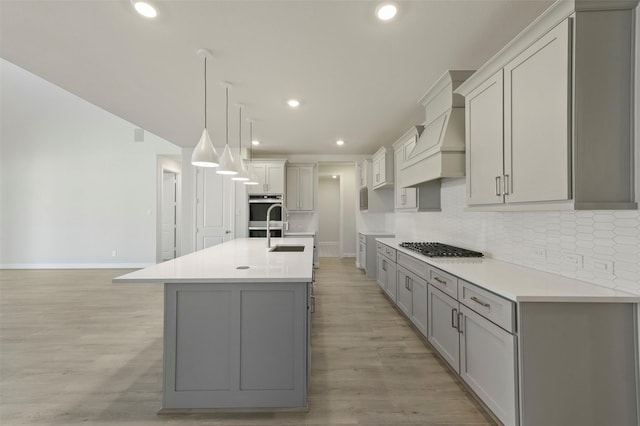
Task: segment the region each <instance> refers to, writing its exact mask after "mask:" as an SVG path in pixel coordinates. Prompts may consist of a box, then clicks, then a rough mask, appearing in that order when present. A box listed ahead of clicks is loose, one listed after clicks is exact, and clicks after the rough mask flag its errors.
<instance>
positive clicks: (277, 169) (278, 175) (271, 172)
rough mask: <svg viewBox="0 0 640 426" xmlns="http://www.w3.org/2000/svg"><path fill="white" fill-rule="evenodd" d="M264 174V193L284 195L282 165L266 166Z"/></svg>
mask: <svg viewBox="0 0 640 426" xmlns="http://www.w3.org/2000/svg"><path fill="white" fill-rule="evenodd" d="M265 174H266V184H267V189H266V191H265V192H268V193H269V194H284V166H283V165H282V164H267V165H266V171H265Z"/></svg>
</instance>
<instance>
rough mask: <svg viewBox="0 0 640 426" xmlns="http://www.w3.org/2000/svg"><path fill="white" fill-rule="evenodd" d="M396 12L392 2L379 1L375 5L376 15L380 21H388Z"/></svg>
mask: <svg viewBox="0 0 640 426" xmlns="http://www.w3.org/2000/svg"><path fill="white" fill-rule="evenodd" d="M396 13H398V7H397V6H396V5H395V4H393V3H380V4H379V5H378V7H376V16H377V17H378V19H380V20H381V21H388V20H389V19H393V18H394V17H395V16H396Z"/></svg>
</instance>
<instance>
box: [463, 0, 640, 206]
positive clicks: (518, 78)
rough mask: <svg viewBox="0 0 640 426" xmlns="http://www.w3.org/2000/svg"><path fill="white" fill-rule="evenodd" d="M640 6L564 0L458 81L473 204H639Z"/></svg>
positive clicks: (636, 2) (634, 2)
mask: <svg viewBox="0 0 640 426" xmlns="http://www.w3.org/2000/svg"><path fill="white" fill-rule="evenodd" d="M637 4H638V1H620V2H606V1H580V0H576V1H559V2H556V3H554V5H553V6H551V7H550V8H549V9H548V10H547V11H546V12H545V13H543V14H542V15H541V16H540V17H539V18H538V19H537V20H536V21H534V22H533V23H532V24H531V25H530V26H529V27H527V28H526V29H525V30H524V31H523V32H522V33H520V34H519V35H518V36H516V37H515V38H514V39H513V40H512V41H511V42H510V43H509V44H508V45H507V46H506V47H505V48H504V49H502V50H501V51H500V52H498V53H497V54H496V55H495V56H494V57H493V58H492V59H490V60H489V61H488V62H487V63H486V64H485V65H483V66H482V67H481V68H480V69H479V70H478V71H477V72H476V73H475V74H474V75H473V76H471V77H470V78H469V79H467V80H466V81H465V82H464V83H463V84H462V85H460V87H458V88H457V89H456V93H458V94H461V95H463V96H464V97H465V116H466V130H467V131H466V152H467V157H466V158H467V161H466V169H467V191H468V192H467V204H468V206H469V207H470V209H472V210H473V209H475V210H496V211H500V210H542V209H544V210H560V209H573V210H578V209H591V210H593V209H635V208H637V204H636V202H635V199H634V198H635V197H634V196H635V194H634V189H633V188H634V170H633V160H632V157H633V131H632V129H633V103H634V102H633V78H632V76H633V75H634V72H635V70H634V67H635V64H634V60H633V58H634V54H633V52H634V51H635V48H634V10H633V9H634V8H635V7H636V6H637ZM594 170H598V171H599V172H598V173H593V171H594Z"/></svg>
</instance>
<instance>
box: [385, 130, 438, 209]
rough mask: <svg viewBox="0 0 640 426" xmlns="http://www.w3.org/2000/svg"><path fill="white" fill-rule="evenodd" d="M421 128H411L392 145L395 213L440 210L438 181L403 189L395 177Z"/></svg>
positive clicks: (414, 143) (413, 145)
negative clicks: (394, 174)
mask: <svg viewBox="0 0 640 426" xmlns="http://www.w3.org/2000/svg"><path fill="white" fill-rule="evenodd" d="M423 129H424V127H423V126H413V127H411V129H409V130H408V131H407V132H406V133H405V134H404V135H402V136H401V137H400V139H398V140H397V141H396V142H395V143H394V144H393V149H394V159H395V163H396V164H395V173H396V184H395V186H394V193H395V210H396V211H407V212H416V211H438V210H440V180H439V179H438V180H432V181H428V182H425V183H422V184H420V185H417V186H415V187H403V186H401V185H400V180H399V179H398V177H397V174H398V171H399V170H400V169H401V167H402V163H403V159H404V158H405V156H406V155H407V153H408V152H411V151H412V150H413V148H414V147H415V145H416V142H417V140H418V138H419V137H420V134H421V133H422V131H423Z"/></svg>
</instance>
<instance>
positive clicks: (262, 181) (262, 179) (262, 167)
mask: <svg viewBox="0 0 640 426" xmlns="http://www.w3.org/2000/svg"><path fill="white" fill-rule="evenodd" d="M251 168H252V169H253V173H254V174H255V176H256V179H257V180H258V185H248V190H249V194H264V193H266V192H267V181H266V179H267V178H266V176H267V174H266V170H267V165H266V164H261V163H253V164H251Z"/></svg>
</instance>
